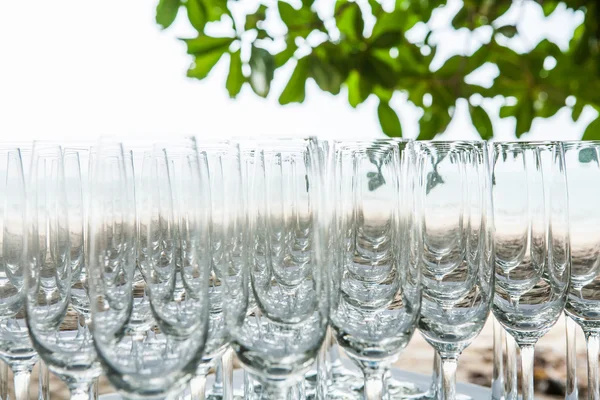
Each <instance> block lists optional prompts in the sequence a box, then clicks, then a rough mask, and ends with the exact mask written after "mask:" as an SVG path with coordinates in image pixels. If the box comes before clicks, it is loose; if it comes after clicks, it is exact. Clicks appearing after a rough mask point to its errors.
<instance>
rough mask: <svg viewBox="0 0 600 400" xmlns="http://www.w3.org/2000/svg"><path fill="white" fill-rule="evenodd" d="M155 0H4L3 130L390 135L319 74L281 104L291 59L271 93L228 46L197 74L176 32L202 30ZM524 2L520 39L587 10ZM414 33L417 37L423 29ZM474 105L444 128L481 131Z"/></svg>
mask: <svg viewBox="0 0 600 400" xmlns="http://www.w3.org/2000/svg"><path fill="white" fill-rule="evenodd" d="M244 1H247V0H244ZM248 1H252V0H248ZM323 1H324V2H327V1H328V0H323ZM155 3H156V2H155V1H149V0H103V1H100V0H88V1H81V0H57V1H48V0H27V1H11V0H0V140H32V139H35V138H38V139H39V138H45V139H58V138H64V139H76V138H80V139H94V138H95V137H97V136H99V135H104V134H111V135H123V136H127V137H135V138H143V137H150V136H152V137H158V136H163V135H167V134H196V135H199V136H203V135H209V136H222V137H224V136H248V135H280V136H292V135H311V134H316V135H320V136H324V137H325V136H326V137H332V136H335V137H358V136H367V137H369V136H370V137H373V136H377V135H381V133H380V132H381V131H380V127H379V123H378V121H377V115H376V107H377V100H376V99H375V98H373V97H372V98H370V99H369V101H367V102H366V103H364V104H363V105H361V106H360V107H359V108H358V109H356V110H355V109H352V108H351V107H350V106H349V105H348V103H347V98H346V93H345V91H344V92H342V94H341V95H340V96H337V97H334V96H331V95H328V94H325V93H323V92H321V91H320V90H319V89H318V88H317V86H316V85H315V84H314V83H313V82H312V81H309V82H308V84H307V96H306V101H305V103H304V104H302V105H289V106H285V107H282V106H280V105H279V104H278V103H277V95H278V94H279V93H280V92H281V90H282V89H283V87H284V85H285V83H286V82H287V79H288V77H289V74H290V69H289V68H288V69H287V70H285V71H282V72H281V73H280V74H278V75H276V79H275V82H274V83H273V85H272V95H271V96H269V98H268V99H267V100H263V99H260V98H259V97H257V96H256V95H254V94H253V93H252V92H251V89H250V88H249V86H247V85H246V86H244V89H243V90H242V93H241V94H240V96H239V97H238V99H237V100H230V99H229V97H228V94H227V92H226V90H225V79H226V75H227V69H228V60H227V58H226V57H224V58H223V59H222V60H221V62H220V63H219V64H218V65H217V66H216V68H215V69H214V70H213V72H211V74H210V76H209V77H208V79H206V80H204V81H202V82H200V81H195V80H190V79H188V78H186V76H185V73H186V70H187V68H188V66H189V64H190V62H191V58H190V56H188V55H186V53H185V45H184V44H183V43H181V42H180V41H178V40H177V39H176V38H177V37H191V36H193V30H191V28H190V27H189V26H188V23H187V21H186V18H185V15H180V16H179V18H178V20H177V22H176V23H175V25H174V27H173V28H172V29H170V30H167V31H164V32H161V31H160V29H159V28H158V26H157V25H156V24H155V22H154V12H155ZM451 3H452V4H453V6H451V8H453V7H456V6H460V4H459V3H458V2H457V1H453V2H451ZM513 11H514V12H513V13H512V14H511V15H509V17H512V18H518V17H519V16H520V15H524V14H525V15H527V17H528V19H527V21H526V22H521V23H520V24H519V28H520V29H521V31H522V32H523V35H522V36H523V37H522V38H517V39H513V40H514V42H513V44H514V45H515V46H517V47H519V48H527V47H528V46H530V45H535V44H536V43H537V41H539V38H540V37H541V36H542V35H544V34H550V35H552V37H553V38H556V39H557V40H559V39H561V38H562V42H563V43H562V44H561V45H562V46H565V45H566V41H565V39H566V38H568V37H569V35H570V34H571V33H572V31H573V29H574V28H575V27H576V25H577V24H578V23H579V22H578V21H580V20H581V16H577V15H575V16H573V14H571V13H568V12H559V13H556V14H555V15H553V17H552V18H551V21H549V22H548V23H545V24H542V22H543V21H542V18H541V11H539V10H538V9H537V8H536V7H535V6H531V7H529V6H527V7H526V9H525V10H524V11H523V12H522V13H521V12H518V11H519V10H513ZM448 15H450V17H451V15H452V13H450V12H446V13H438V15H437V16H436V18H434V20H433V21H432V24H433V25H434V26H437V27H444V26H447V25H448ZM412 34H414V35H416V36H418V35H419V29H418V28H417V29H415V30H414V32H412ZM485 36H486V35H485V31H483V37H485ZM488 36H489V35H488ZM465 37H466V36H465V32H453V31H449V30H444V31H442V32H440V34H439V35H438V37H437V38H435V37H433V38H432V39H433V40H436V41H437V42H438V43H440V46H441V47H440V49H439V50H438V55H437V57H439V58H438V59H437V62H438V63H442V62H443V61H444V59H445V58H447V57H448V56H450V55H451V54H452V53H454V52H456V51H463V50H465V49H466V51H467V52H469V53H470V52H471V51H472V50H473V48H474V47H473V46H474V45H476V43H477V40H476V39H474V40H471V41H467V40H465ZM473 42H474V43H473ZM465 45H466V46H465ZM499 104H500V103H499V101H490V102H488V103H484V106H485V107H486V108H489V109H490V110H492V109H493V108H494V107H498V106H499ZM394 106H395V107H396V109H397V110H398V111H399V113H400V115H401V119H402V122H403V129H404V133H405V136H408V137H414V136H416V134H417V127H418V118H419V116H420V112H419V111H418V110H417V109H415V108H414V107H412V106H410V105H409V104H407V103H406V102H405V101H404V100H403V97H402V96H396V97H395V99H394ZM466 110H467V108H466V103H461V104H459V106H458V110H457V113H458V114H457V116H456V117H455V118H454V120H453V121H452V123H451V126H450V127H449V129H448V132H447V133H446V134H445V135H444V136H443V138H444V139H472V138H476V137H477V136H476V133H475V130H474V128H473V127H472V126H471V124H470V120H469V116H468V113H467V112H466ZM595 115H596V114H595V112H594V111H592V110H586V111H585V112H584V115H583V116H582V118H581V119H580V121H579V122H578V123H577V124H573V123H572V122H571V119H570V112H569V111H568V110H563V111H562V112H560V113H559V114H558V115H557V116H555V117H554V118H552V119H550V120H545V121H544V120H536V121H535V123H534V129H533V131H532V133H531V134H529V135H527V139H542V138H543V139H550V138H553V139H578V138H579V137H580V136H581V134H582V132H583V129H584V128H585V126H586V125H587V123H588V122H589V121H591V120H592V119H593V118H594V117H595ZM493 122H494V128H495V131H496V135H497V138H498V139H510V138H512V137H513V133H512V132H513V131H514V120H512V119H505V120H499V119H494V120H493ZM524 138H525V137H524Z"/></svg>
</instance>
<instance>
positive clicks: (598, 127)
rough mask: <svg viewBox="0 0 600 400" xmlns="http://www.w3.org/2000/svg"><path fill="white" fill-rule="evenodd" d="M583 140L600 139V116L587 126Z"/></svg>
mask: <svg viewBox="0 0 600 400" xmlns="http://www.w3.org/2000/svg"><path fill="white" fill-rule="evenodd" d="M581 140H600V118H596V119H595V120H593V121H592V122H590V124H589V125H588V126H587V128H585V132H583V137H582V138H581Z"/></svg>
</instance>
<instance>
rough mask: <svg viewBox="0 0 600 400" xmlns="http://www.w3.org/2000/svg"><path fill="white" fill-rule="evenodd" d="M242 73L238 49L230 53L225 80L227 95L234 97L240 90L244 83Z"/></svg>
mask: <svg viewBox="0 0 600 400" xmlns="http://www.w3.org/2000/svg"><path fill="white" fill-rule="evenodd" d="M244 81H245V79H244V74H243V72H242V58H241V54H240V50H238V51H236V52H234V53H231V56H230V61H229V75H227V82H225V87H226V88H227V91H228V92H229V97H231V98H232V99H233V98H235V97H236V96H237V95H238V94H239V93H240V91H241V90H242V85H243V84H244Z"/></svg>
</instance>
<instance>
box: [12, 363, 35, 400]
mask: <svg viewBox="0 0 600 400" xmlns="http://www.w3.org/2000/svg"><path fill="white" fill-rule="evenodd" d="M30 377H31V370H29V369H27V370H23V371H15V372H14V385H15V399H16V400H29V378H30Z"/></svg>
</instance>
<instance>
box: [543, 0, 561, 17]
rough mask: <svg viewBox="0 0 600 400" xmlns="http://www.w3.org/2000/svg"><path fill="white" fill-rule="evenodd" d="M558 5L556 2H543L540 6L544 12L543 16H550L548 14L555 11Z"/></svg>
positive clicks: (547, 0) (546, 0) (545, 0)
mask: <svg viewBox="0 0 600 400" xmlns="http://www.w3.org/2000/svg"><path fill="white" fill-rule="evenodd" d="M558 3H559V2H558V1H551V0H544V3H543V5H542V9H543V10H544V16H546V17H548V16H550V14H552V13H553V12H554V10H556V7H557V6H558Z"/></svg>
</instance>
